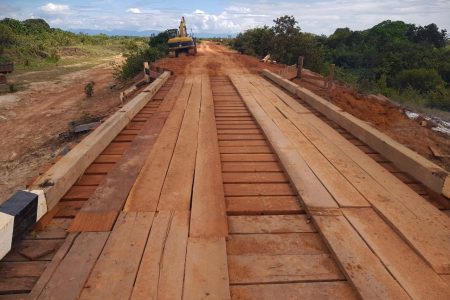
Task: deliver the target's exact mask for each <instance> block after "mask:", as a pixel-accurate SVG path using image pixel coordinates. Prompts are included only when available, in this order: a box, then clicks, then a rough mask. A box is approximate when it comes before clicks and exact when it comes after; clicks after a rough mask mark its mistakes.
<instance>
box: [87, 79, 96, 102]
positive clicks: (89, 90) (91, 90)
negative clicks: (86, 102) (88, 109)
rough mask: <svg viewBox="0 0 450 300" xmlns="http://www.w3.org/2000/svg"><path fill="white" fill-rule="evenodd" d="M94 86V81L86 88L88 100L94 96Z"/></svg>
mask: <svg viewBox="0 0 450 300" xmlns="http://www.w3.org/2000/svg"><path fill="white" fill-rule="evenodd" d="M94 85H95V82H94V81H89V82H88V83H87V84H86V85H85V86H84V93H85V94H86V97H87V98H90V97H92V95H94Z"/></svg>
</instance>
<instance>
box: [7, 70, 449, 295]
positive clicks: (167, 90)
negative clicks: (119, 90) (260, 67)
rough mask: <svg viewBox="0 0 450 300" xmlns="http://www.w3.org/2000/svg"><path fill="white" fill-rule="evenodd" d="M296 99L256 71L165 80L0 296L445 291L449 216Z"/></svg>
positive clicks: (15, 264) (18, 261) (41, 233)
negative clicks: (255, 72) (256, 74)
mask: <svg viewBox="0 0 450 300" xmlns="http://www.w3.org/2000/svg"><path fill="white" fill-rule="evenodd" d="M297 100H298V99H294V98H293V97H291V96H290V95H288V94H286V93H285V92H284V91H282V90H280V89H279V88H278V87H275V86H273V85H272V84H270V83H269V82H267V81H265V80H263V79H262V78H261V77H259V76H255V75H249V74H246V75H232V76H230V77H227V76H221V77H211V78H210V77H209V76H207V75H193V76H187V77H186V78H184V77H177V78H175V79H171V80H169V81H168V82H167V83H166V84H165V85H164V86H163V88H162V89H161V90H160V91H159V92H158V93H157V94H156V95H155V96H154V97H153V99H152V101H151V102H149V104H147V106H146V107H145V108H144V109H143V110H142V111H141V112H140V113H139V114H138V115H137V116H136V117H135V119H133V121H132V122H131V123H130V124H129V125H128V127H127V128H126V129H125V130H124V131H123V132H122V133H121V134H119V135H118V136H117V137H116V139H115V141H114V142H113V143H111V145H110V146H108V147H107V148H106V150H105V151H104V152H103V153H102V154H101V155H100V156H99V157H98V158H97V160H96V161H95V162H94V163H93V164H92V165H91V166H90V167H89V168H88V169H87V170H86V172H85V174H84V175H83V176H82V177H81V178H80V179H79V181H78V182H77V183H76V185H74V186H73V187H72V189H71V190H70V191H69V192H68V193H67V194H66V195H65V196H64V198H63V199H62V200H61V202H60V203H59V204H58V206H57V207H56V208H55V209H54V210H53V211H51V212H50V213H49V214H48V216H46V221H45V222H41V225H42V224H43V223H45V224H46V226H41V227H43V228H37V230H36V231H35V232H34V233H32V234H31V235H29V236H28V237H27V238H26V239H24V240H23V241H21V242H19V244H18V246H17V247H16V248H15V249H14V250H13V251H12V252H11V253H10V254H8V255H7V256H6V257H5V258H4V259H3V260H2V261H1V262H0V294H4V296H3V297H5V298H6V297H9V298H11V297H16V298H14V299H20V298H25V297H28V298H32V299H129V298H131V299H182V298H183V299H203V298H211V299H229V298H233V299H274V298H279V299H298V298H302V299H303V298H305V299H309V298H311V299H354V298H355V299H356V298H359V297H362V298H367V299H371V298H383V299H408V298H414V299H448V297H449V295H450V287H449V282H450V280H449V275H448V274H450V234H449V233H450V221H449V218H448V216H446V215H445V214H443V213H442V212H440V211H439V210H438V209H437V208H435V207H434V206H433V205H431V204H430V203H429V202H427V201H426V200H425V199H424V198H423V197H422V196H428V195H427V194H426V191H425V190H423V189H421V186H420V184H418V183H417V182H414V181H413V180H411V179H410V178H409V177H408V176H406V175H405V174H404V173H401V172H398V170H395V168H393V167H392V166H391V165H389V164H388V163H387V162H386V160H385V159H383V157H380V156H379V155H378V156H377V153H376V152H374V151H373V150H371V149H370V148H369V147H367V146H366V145H364V144H363V143H360V142H359V141H358V140H356V139H354V138H353V137H352V136H351V135H349V134H348V133H347V132H345V131H343V130H342V129H340V128H338V126H335V125H333V124H332V123H330V122H325V121H324V120H323V118H321V117H320V115H319V114H318V113H317V112H315V111H314V110H313V109H311V108H310V107H308V106H306V105H304V104H302V103H301V101H300V102H299V101H297ZM383 164H384V165H383ZM389 168H390V169H389ZM413 188H415V190H414V189H413ZM420 194H421V195H420ZM66 229H67V230H66ZM67 232H69V233H67ZM33 250H34V252H36V253H38V254H36V255H35V256H34V257H33V256H30V255H29V256H28V258H25V257H24V253H25V254H27V253H32V252H33ZM45 250H47V252H45ZM0 299H2V296H0Z"/></svg>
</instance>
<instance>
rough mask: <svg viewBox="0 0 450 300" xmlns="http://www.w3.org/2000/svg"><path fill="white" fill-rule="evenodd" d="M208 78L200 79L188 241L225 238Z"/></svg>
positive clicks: (223, 201)
mask: <svg viewBox="0 0 450 300" xmlns="http://www.w3.org/2000/svg"><path fill="white" fill-rule="evenodd" d="M213 109H214V105H213V100H212V94H211V88H210V83H209V78H208V77H207V76H203V78H202V104H201V111H200V127H199V128H200V131H199V144H198V150H197V158H196V165H195V178H194V187H193V196H192V215H191V225H190V226H191V227H190V236H191V237H222V236H227V234H228V225H227V219H226V209H225V198H224V190H223V186H222V171H221V165H220V157H219V145H218V143H217V132H216V129H215V124H214V123H215V120H214V113H213Z"/></svg>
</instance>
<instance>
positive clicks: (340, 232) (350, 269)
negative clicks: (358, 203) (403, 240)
mask: <svg viewBox="0 0 450 300" xmlns="http://www.w3.org/2000/svg"><path fill="white" fill-rule="evenodd" d="M313 220H314V221H315V223H316V224H317V226H318V228H319V231H320V232H321V234H322V235H323V237H324V239H325V242H326V243H327V244H328V245H329V248H330V249H331V251H332V252H333V253H334V255H335V257H336V258H337V261H338V263H339V264H340V265H341V268H342V270H343V271H344V272H345V273H346V275H347V278H349V280H351V282H352V284H353V285H354V286H355V289H356V291H357V292H358V294H359V295H360V296H361V297H362V298H364V299H371V298H384V299H409V297H408V295H407V293H406V292H405V291H404V290H403V288H402V287H401V286H400V285H399V283H398V282H397V281H396V280H395V279H394V278H393V277H392V276H391V274H390V273H389V272H388V271H387V270H386V269H385V267H384V265H383V264H382V263H381V261H380V260H379V259H378V257H377V256H376V255H375V254H374V253H373V252H372V251H371V250H370V249H369V247H368V246H367V245H366V243H365V242H364V241H363V240H362V239H361V237H360V236H359V235H358V233H357V232H356V231H355V230H354V229H353V228H352V226H351V225H350V223H349V222H348V221H347V220H346V219H345V217H343V216H313Z"/></svg>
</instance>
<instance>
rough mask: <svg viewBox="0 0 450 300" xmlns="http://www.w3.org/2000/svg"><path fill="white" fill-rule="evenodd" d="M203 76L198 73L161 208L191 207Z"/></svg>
mask: <svg viewBox="0 0 450 300" xmlns="http://www.w3.org/2000/svg"><path fill="white" fill-rule="evenodd" d="M201 100H202V80H201V77H200V76H196V77H194V82H193V86H192V91H191V94H190V96H189V100H188V104H187V107H186V111H185V113H184V118H183V122H182V123H181V128H180V131H179V134H178V139H177V142H176V145H175V149H174V151H173V155H172V158H171V161H170V165H169V168H168V170H167V174H166V178H165V180H164V184H163V187H162V189H161V194H160V197H159V202H158V207H157V209H158V210H182V211H184V210H189V208H190V207H191V193H192V184H193V178H194V169H195V158H196V154H197V144H198V143H197V142H198V141H197V138H198V130H199V117H200V116H199V114H200V102H201Z"/></svg>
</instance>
